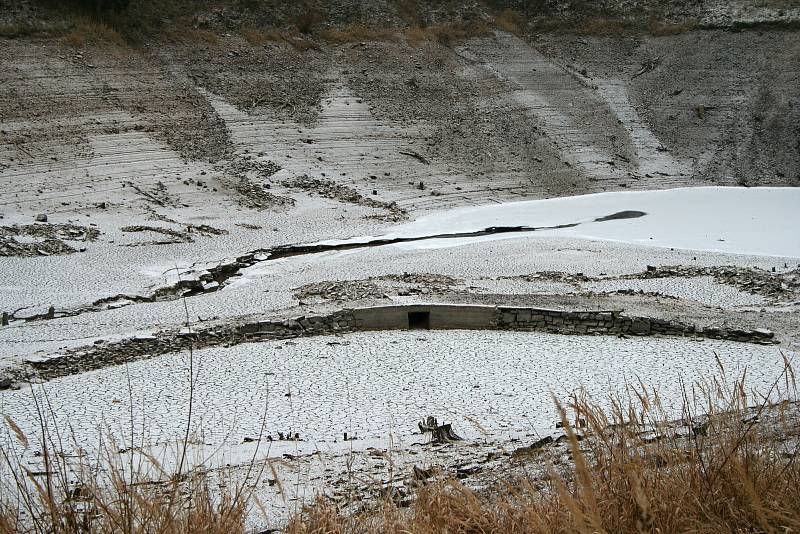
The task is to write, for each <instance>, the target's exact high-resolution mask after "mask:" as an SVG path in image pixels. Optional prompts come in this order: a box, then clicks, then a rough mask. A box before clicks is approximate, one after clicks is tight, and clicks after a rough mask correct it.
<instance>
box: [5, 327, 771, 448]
mask: <svg viewBox="0 0 800 534" xmlns="http://www.w3.org/2000/svg"><path fill="white" fill-rule="evenodd" d="M715 354H716V355H718V356H719V358H720V360H721V361H722V362H723V364H724V365H725V367H726V372H727V373H728V376H729V377H731V378H733V377H736V376H738V375H739V374H741V373H742V372H743V371H744V370H745V369H748V376H749V380H748V382H749V384H750V385H751V386H752V387H754V388H756V389H760V390H762V391H763V390H765V389H766V388H768V386H769V384H771V382H772V380H774V379H775V377H776V376H778V373H779V372H780V370H781V368H782V363H783V360H782V358H781V355H780V349H778V348H775V347H771V346H760V345H752V344H743V343H732V342H722V341H710V340H706V341H702V342H698V341H694V340H689V339H682V338H675V339H666V338H631V339H620V338H617V337H606V336H563V335H554V334H544V333H514V332H497V331H447V332H443V331H411V332H405V331H403V332H385V333H354V334H347V335H344V336H322V337H317V338H299V339H296V340H292V341H270V342H263V343H250V344H243V345H237V346H234V347H230V348H221V347H220V348H211V349H204V350H200V351H197V352H196V353H195V356H194V362H193V363H194V366H195V367H194V368H195V371H196V373H197V375H196V385H195V392H194V395H195V398H194V402H195V404H194V416H193V418H194V428H193V430H194V432H195V434H196V435H197V436H201V437H202V441H203V442H204V443H206V444H207V445H209V446H212V447H216V446H221V445H228V446H231V445H236V444H239V443H242V440H243V439H244V438H245V437H253V436H257V435H258V433H259V429H260V425H261V420H262V416H263V414H264V407H265V405H267V413H266V422H267V424H266V428H265V430H266V432H267V433H268V434H271V435H272V436H274V437H275V438H277V432H278V431H281V432H284V433H287V432H292V433H294V432H299V433H300V436H301V437H302V438H303V439H304V440H305V441H304V442H302V443H300V444H299V447H300V448H301V449H310V450H314V448H315V447H317V446H318V444H319V443H325V442H334V441H336V440H337V439H339V440H341V437H342V436H343V433H344V432H348V433H349V435H350V436H357V437H359V438H361V439H388V437H389V436H390V434H393V435H394V436H395V438H396V439H401V440H408V439H420V438H413V437H412V434H413V433H414V431H415V428H416V421H418V420H420V419H421V418H422V417H424V416H426V415H436V416H438V417H439V418H440V419H445V420H447V421H453V422H454V423H455V424H456V427H457V428H458V430H459V432H460V433H462V434H464V435H465V436H467V437H470V438H474V439H477V438H478V437H479V436H480V434H481V432H479V431H478V429H477V427H475V426H473V425H472V424H471V423H469V420H468V418H472V420H474V421H476V422H478V423H479V424H480V425H481V426H482V427H483V428H484V429H485V430H486V431H487V432H488V433H489V434H490V435H492V436H497V437H500V436H503V435H504V434H507V433H509V432H525V431H531V430H536V431H537V432H546V431H547V429H549V428H551V427H552V425H553V422H554V421H556V420H557V415H556V412H555V410H554V406H553V401H552V397H551V394H555V395H556V396H558V397H559V398H562V399H563V398H567V397H568V395H569V394H570V393H573V392H576V391H578V390H580V389H582V388H583V389H585V391H586V392H587V393H589V394H591V395H593V396H595V397H597V398H598V400H599V399H602V398H603V397H605V396H607V395H608V394H610V393H624V385H625V384H626V383H627V382H630V383H633V384H638V383H639V380H641V381H642V383H644V384H647V385H648V386H650V387H653V388H656V389H657V390H658V392H659V394H660V396H661V399H662V402H663V404H664V407H665V408H666V409H673V408H675V407H676V406H678V405H679V404H680V400H681V396H680V384H681V382H680V380H683V381H684V383H691V382H692V381H695V380H705V379H707V378H709V377H710V376H712V375H713V374H714V373H715V372H716V370H717V367H716V366H717V364H716V361H715ZM188 364H189V358H188V354H185V353H184V354H173V355H165V356H159V357H157V358H154V359H150V360H142V361H138V362H134V363H131V364H128V365H126V366H114V367H108V368H105V369H101V370H98V371H91V372H87V373H83V374H81V375H74V376H68V377H64V378H58V379H54V380H51V381H49V382H47V383H45V384H43V385H41V386H33V391H34V392H39V395H40V396H41V395H42V392H45V393H46V395H47V398H48V400H49V402H50V404H51V405H52V407H53V410H54V413H53V415H54V416H55V418H56V421H57V426H58V428H60V429H62V431H67V429H69V432H74V437H75V438H76V441H77V443H78V444H80V446H81V447H84V448H86V449H90V448H91V447H92V446H93V443H96V439H97V436H98V433H97V430H98V428H105V427H107V428H108V429H109V430H110V431H111V432H112V433H113V434H114V435H115V436H116V437H117V438H118V440H119V442H120V443H127V444H130V443H139V442H140V441H141V438H142V436H141V433H140V428H141V426H142V424H141V422H142V421H144V422H145V424H144V427H145V428H144V431H145V432H146V437H147V439H146V440H145V441H146V442H149V443H150V444H152V445H155V444H158V443H162V444H163V443H170V442H173V441H175V440H178V439H180V438H181V436H182V434H183V432H184V431H185V424H186V413H187V411H188V395H189V387H188V385H189V375H188ZM129 379H130V381H131V387H132V398H133V408H131V404H130V402H129V398H128V380H129ZM31 391H32V390H31V389H30V388H29V387H25V388H23V389H21V390H18V391H9V392H5V393H4V394H3V395H2V396H0V403H2V412H3V413H4V414H7V415H8V416H10V417H11V418H12V419H14V420H15V421H16V422H17V424H19V425H20V427H21V428H23V429H24V430H25V431H26V432H28V433H30V435H36V434H37V414H36V409H35V407H34V403H33V402H32V401H31ZM131 411H133V414H134V419H135V421H136V424H135V425H134V428H135V435H134V436H131V435H130V428H129V425H130V417H131ZM131 438H133V440H132V441H131ZM4 439H6V438H4ZM29 452H30V451H29Z"/></svg>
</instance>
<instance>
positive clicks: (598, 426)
mask: <svg viewBox="0 0 800 534" xmlns="http://www.w3.org/2000/svg"><path fill="white" fill-rule="evenodd" d="M723 378H724V375H723ZM782 382H783V383H784V385H785V387H783V388H781V387H780V385H781V383H782ZM724 383H725V381H724V380H715V381H713V382H711V383H709V384H697V385H695V386H693V387H691V388H688V389H686V390H685V404H684V409H683V414H684V415H683V420H682V423H683V424H677V423H676V422H675V421H672V420H669V419H668V418H666V416H665V413H664V411H662V409H661V405H660V402H659V399H658V396H657V395H655V394H654V393H653V392H652V391H648V390H647V389H646V388H644V387H640V388H637V389H636V390H631V398H633V399H634V400H633V401H628V402H627V403H623V402H622V401H621V400H619V398H616V399H613V402H612V405H611V406H612V407H611V409H610V410H605V409H601V408H600V407H599V406H598V405H595V404H593V403H592V402H591V401H589V400H588V399H585V398H577V399H574V401H573V402H572V403H571V404H570V405H569V406H568V408H569V410H570V411H571V412H572V413H574V414H575V417H576V420H577V419H583V420H585V421H586V425H587V428H586V429H585V439H584V440H583V441H581V442H580V443H579V437H578V435H577V433H576V432H575V431H574V430H573V429H572V427H571V426H570V424H569V421H568V418H567V416H566V413H567V412H566V410H562V411H561V413H562V422H563V424H564V425H565V428H566V433H567V437H568V445H569V448H570V450H571V456H572V458H573V462H572V465H571V466H570V467H568V468H564V467H563V466H562V467H561V471H560V472H558V471H556V470H555V469H551V475H550V478H549V479H547V480H531V479H524V478H523V479H521V480H515V481H513V482H511V481H510V482H509V483H508V484H507V485H506V486H505V487H504V488H502V489H501V490H500V491H499V492H497V493H494V494H492V495H482V494H479V493H476V492H475V491H473V490H471V489H469V488H467V487H465V486H463V485H462V484H460V483H459V482H458V481H453V480H448V481H441V482H437V483H434V484H431V485H428V486H425V487H423V488H422V489H421V490H420V491H419V492H418V494H417V495H416V499H415V501H414V502H413V504H412V505H411V507H410V508H409V509H407V510H401V509H398V508H397V507H396V505H395V504H394V503H392V502H391V501H390V500H389V501H387V502H386V503H385V504H384V505H383V506H382V508H380V509H378V510H374V511H369V512H364V513H361V514H358V515H345V514H343V513H342V512H341V511H340V510H339V509H338V508H337V507H336V506H335V505H333V504H331V503H328V502H323V501H318V502H317V503H315V504H314V505H313V506H311V507H309V508H307V510H306V511H305V513H304V514H303V515H302V516H301V517H297V518H295V519H294V520H293V521H292V522H291V523H290V525H289V528H288V529H287V531H288V532H289V533H291V534H310V533H317V532H337V533H347V532H353V533H356V532H357V533H364V534H372V533H375V534H377V533H384V532H385V533H397V534H401V533H403V534H405V533H412V534H414V533H420V534H422V533H429V532H460V533H471V532H483V533H541V534H545V533H548V534H549V533H564V534H566V533H576V532H577V533H585V534H590V533H591V534H594V533H598V532H608V533H611V532H613V533H621V534H628V533H630V534H634V533H635V534H641V533H646V532H648V533H657V532H700V533H712V532H797V531H798V530H800V464H798V463H797V462H796V461H795V459H796V457H797V454H798V450H800V449H799V448H798V443H797V438H798V431H797V410H796V406H795V408H794V410H793V411H792V410H786V408H787V407H789V406H790V405H789V404H788V402H789V399H790V398H791V399H796V392H797V390H796V385H795V384H794V374H793V371H792V369H791V366H790V365H789V364H788V362H787V365H786V369H785V372H784V373H783V374H782V375H781V377H780V378H779V379H778V380H776V382H775V384H774V385H773V388H772V390H771V391H770V392H769V394H767V395H766V398H765V399H762V400H761V401H760V403H759V404H757V405H756V407H755V408H748V405H749V404H750V403H751V402H752V400H754V399H751V398H750V397H749V396H748V395H747V394H746V393H745V388H744V381H743V380H739V381H735V383H733V385H732V386H729V387H726V386H723V385H722V384H724ZM770 401H771V402H770ZM776 401H777V404H776V403H775V402H776ZM793 402H795V401H793ZM696 406H699V407H701V408H702V409H705V410H708V411H709V413H710V417H708V418H706V417H704V416H700V415H698V413H697V412H696V411H695V410H696V408H695V407H696ZM762 419H764V420H771V421H772V427H769V426H768V427H766V430H765V427H762V426H756V423H757V422H758V421H761V420H762ZM687 429H688V430H687ZM776 433H777V435H779V436H782V437H781V438H780V439H778V440H775V434H776Z"/></svg>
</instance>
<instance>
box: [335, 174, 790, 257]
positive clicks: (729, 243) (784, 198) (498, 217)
mask: <svg viewBox="0 0 800 534" xmlns="http://www.w3.org/2000/svg"><path fill="white" fill-rule="evenodd" d="M798 206H800V189H797V188H781V187H753V188H745V187H692V188H679V189H664V190H657V191H622V192H620V191H617V192H611V193H595V194H591V195H581V196H574V197H562V198H551V199H545V200H529V201H524V202H512V203H504V204H493V205H486V206H477V207H468V208H458V209H454V210H449V211H445V212H441V213H435V214H432V215H427V216H424V217H421V218H419V219H417V220H415V221H413V222H411V223H408V224H403V225H400V226H397V227H396V228H395V229H394V230H393V231H392V232H390V233H388V234H386V235H384V236H381V237H382V238H386V239H392V238H396V237H404V238H407V237H421V236H431V235H439V234H453V233H461V232H475V231H480V230H483V229H485V228H490V227H502V226H505V227H513V226H519V227H531V228H544V227H554V226H558V225H565V224H576V223H577V226H575V227H572V228H560V229H552V230H546V229H545V230H537V231H536V232H535V233H531V234H530V235H531V236H532V237H537V236H563V237H580V238H585V239H594V240H607V241H621V242H627V243H634V244H639V245H647V246H658V247H670V248H681V249H689V250H705V251H713V252H723V253H736V254H753V255H763V256H785V257H792V258H800V233H798V232H797V230H796V229H797V228H800V209H798ZM622 211H641V212H644V213H645V214H644V215H643V216H641V217H638V218H630V219H617V220H608V221H596V220H595V219H598V218H602V217H607V216H609V215H613V214H615V213H619V212H622ZM509 237H510V236H509V234H499V235H490V236H483V237H480V238H464V239H448V240H444V239H437V240H432V241H424V242H412V243H407V244H405V245H404V246H410V247H413V248H434V247H447V246H456V245H459V244H463V242H466V240H467V239H468V240H469V241H474V240H475V239H480V240H493V239H507V238H509ZM366 240H368V239H367V238H358V241H366ZM348 241H351V240H348Z"/></svg>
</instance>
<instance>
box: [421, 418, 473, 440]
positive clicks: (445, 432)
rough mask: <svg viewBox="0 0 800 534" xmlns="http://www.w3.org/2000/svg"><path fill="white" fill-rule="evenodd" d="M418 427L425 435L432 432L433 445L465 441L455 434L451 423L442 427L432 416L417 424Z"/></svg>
mask: <svg viewBox="0 0 800 534" xmlns="http://www.w3.org/2000/svg"><path fill="white" fill-rule="evenodd" d="M417 426H419V430H420V432H422V433H423V434H426V433H428V432H430V434H431V442H432V443H451V442H453V441H462V440H463V439H464V438H462V437H461V436H459V435H458V434H456V433H455V432H453V426H452V425H451V424H450V423H448V424H446V425H440V424H439V423H438V422H437V421H436V418H435V417H433V416H432V415H429V416H428V417H426V418H425V419H424V420H422V421H420V422H419V423H417Z"/></svg>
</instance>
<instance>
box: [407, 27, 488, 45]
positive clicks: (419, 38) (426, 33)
mask: <svg viewBox="0 0 800 534" xmlns="http://www.w3.org/2000/svg"><path fill="white" fill-rule="evenodd" d="M491 33H492V30H491V28H490V27H489V26H488V25H487V24H485V23H483V22H475V23H471V24H436V25H433V26H426V27H421V26H413V27H410V28H407V29H406V30H405V31H404V32H403V34H404V35H405V38H406V41H408V43H409V44H411V45H416V44H419V43H421V42H425V41H431V42H438V43H441V44H443V45H446V46H452V45H455V44H458V43H460V42H463V41H465V40H467V39H469V38H471V37H485V36H487V35H491Z"/></svg>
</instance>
